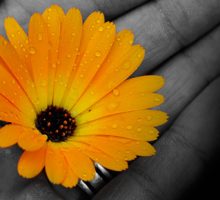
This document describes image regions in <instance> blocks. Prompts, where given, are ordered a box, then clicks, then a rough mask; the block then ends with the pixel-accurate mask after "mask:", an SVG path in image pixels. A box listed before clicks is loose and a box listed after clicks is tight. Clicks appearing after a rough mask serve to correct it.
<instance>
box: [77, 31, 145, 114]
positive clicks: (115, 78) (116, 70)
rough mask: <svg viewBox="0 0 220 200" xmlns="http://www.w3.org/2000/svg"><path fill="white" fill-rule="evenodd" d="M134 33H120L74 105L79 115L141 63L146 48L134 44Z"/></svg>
mask: <svg viewBox="0 0 220 200" xmlns="http://www.w3.org/2000/svg"><path fill="white" fill-rule="evenodd" d="M132 41H133V34H132V33H131V32H130V31H127V30H124V31H121V32H120V33H118V35H117V37H116V39H115V42H114V44H113V47H112V48H111V51H110V53H109V55H108V57H107V58H106V60H105V62H104V63H103V65H102V66H101V68H100V70H99V71H98V73H97V74H96V76H95V77H94V79H93V81H92V82H91V84H90V85H89V87H88V89H87V90H86V92H85V93H84V94H83V96H82V97H81V98H80V100H79V101H78V103H77V104H76V105H75V106H74V108H73V110H74V114H75V115H77V114H79V113H81V112H82V111H84V110H85V109H87V108H88V107H89V106H91V105H92V104H94V103H95V102H97V101H98V100H99V99H101V98H102V97H104V96H105V95H106V94H108V93H109V92H110V91H111V90H113V89H114V88H115V87H116V86H118V85H119V84H120V83H122V82H123V81H124V80H125V79H126V78H128V77H129V76H130V75H131V74H132V73H133V72H134V71H135V70H136V69H137V68H138V67H139V65H140V64H141V62H142V60H143V58H144V49H143V48H142V47H141V46H133V47H132Z"/></svg>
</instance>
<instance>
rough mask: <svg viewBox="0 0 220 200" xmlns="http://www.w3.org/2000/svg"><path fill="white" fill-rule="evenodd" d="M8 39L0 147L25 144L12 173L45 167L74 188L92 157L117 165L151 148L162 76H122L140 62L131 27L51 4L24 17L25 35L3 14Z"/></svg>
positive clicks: (2, 47) (0, 82)
mask: <svg viewBox="0 0 220 200" xmlns="http://www.w3.org/2000/svg"><path fill="white" fill-rule="evenodd" d="M5 29H6V33H7V36H8V39H9V41H7V40H6V39H4V38H3V37H2V36H1V37H0V101H1V104H0V119H1V120H3V121H7V122H10V124H7V125H5V126H4V127H3V128H1V129H0V146H1V147H8V146H11V145H14V144H16V143H17V144H18V145H19V146H20V147H21V148H22V149H24V152H23V154H22V155H21V157H20V160H19V162H18V173H19V174H20V175H21V176H23V177H25V178H32V177H34V176H36V175H38V174H39V173H40V172H41V171H42V170H43V168H44V167H45V171H46V174H47V177H48V179H49V180H50V181H51V182H52V183H54V184H62V185H63V186H65V187H73V186H75V185H76V184H77V182H78V179H81V180H85V181H87V180H92V179H93V178H94V175H95V168H94V163H95V162H97V163H99V164H101V165H102V166H104V167H106V168H108V169H111V170H115V171H121V170H124V169H126V168H127V167H128V164H127V161H129V160H132V159H134V158H135V157H136V156H150V155H153V154H154V153H155V150H154V148H153V146H151V145H150V144H149V143H148V141H153V140H155V139H156V138H157V136H158V131H157V129H155V126H158V125H161V124H163V123H165V122H166V121H167V115H166V114H165V113H163V112H161V111H157V110H149V108H152V107H154V106H157V105H159V104H161V103H162V102H163V101H164V100H163V96H161V95H159V94H156V93H154V92H155V91H156V90H158V89H159V88H161V87H162V86H163V84H164V80H163V78H162V77H160V76H141V77H136V78H131V79H128V80H126V79H127V78H128V77H129V76H130V75H131V74H132V73H133V72H134V71H135V70H136V69H137V68H138V66H139V65H140V64H141V62H142V60H143V58H144V49H143V48H142V47H141V46H140V45H133V44H132V43H133V38H134V36H133V34H132V32H131V31H129V30H123V31H121V32H119V33H116V30H115V25H114V24H113V23H112V22H105V21H104V16H103V14H102V13H100V12H93V13H92V14H91V15H90V16H89V17H88V18H87V19H86V20H85V22H84V23H83V21H82V16H81V13H80V11H79V10H78V9H76V8H72V9H70V10H69V11H68V12H67V13H66V14H64V12H63V10H62V9H61V8H60V7H59V6H57V5H52V6H51V7H50V8H48V9H46V10H45V11H44V12H43V14H39V13H35V14H33V16H32V17H31V19H30V23H29V30H28V36H27V35H26V33H25V32H24V30H23V29H22V28H21V27H20V26H19V24H18V23H17V22H16V21H15V19H14V18H12V17H8V18H7V19H6V20H5Z"/></svg>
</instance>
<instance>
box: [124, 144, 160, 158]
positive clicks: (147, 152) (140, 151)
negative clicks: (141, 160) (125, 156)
mask: <svg viewBox="0 0 220 200" xmlns="http://www.w3.org/2000/svg"><path fill="white" fill-rule="evenodd" d="M126 146H128V148H130V149H131V150H132V151H133V152H134V153H135V154H136V155H138V156H152V155H154V154H155V153H156V150H155V148H154V147H153V146H152V145H151V144H149V143H148V142H144V141H130V142H129V143H127V144H126Z"/></svg>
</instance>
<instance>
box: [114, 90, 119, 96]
mask: <svg viewBox="0 0 220 200" xmlns="http://www.w3.org/2000/svg"><path fill="white" fill-rule="evenodd" d="M112 93H113V95H114V96H118V95H119V94H120V92H119V90H118V89H114V90H113V91H112Z"/></svg>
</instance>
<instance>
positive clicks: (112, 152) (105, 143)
mask: <svg viewBox="0 0 220 200" xmlns="http://www.w3.org/2000/svg"><path fill="white" fill-rule="evenodd" d="M120 139H121V138H120ZM120 139H119V138H117V137H109V136H89V137H88V136H85V137H75V138H74V141H77V142H83V143H86V144H88V145H90V146H91V147H94V148H95V149H98V150H100V151H102V152H104V153H105V154H108V155H109V156H111V157H113V158H115V159H119V160H133V159H134V158H135V157H136V154H134V153H133V152H132V149H131V148H130V146H128V145H126V143H125V144H124V143H123V142H121V141H120ZM126 141H127V142H128V141H130V140H126Z"/></svg>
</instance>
